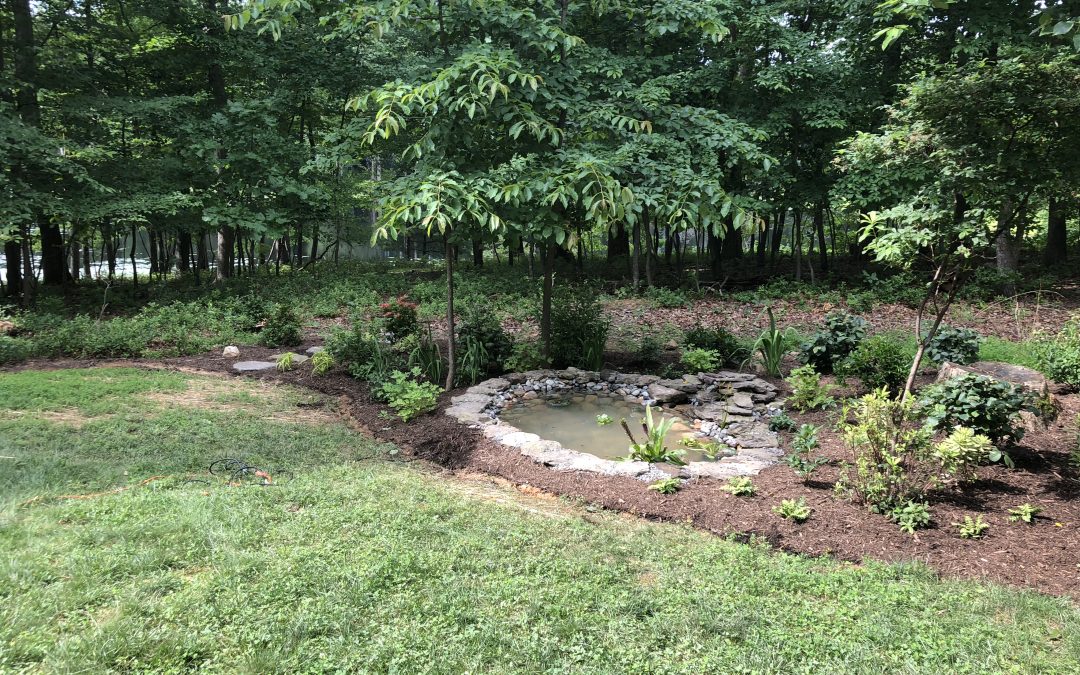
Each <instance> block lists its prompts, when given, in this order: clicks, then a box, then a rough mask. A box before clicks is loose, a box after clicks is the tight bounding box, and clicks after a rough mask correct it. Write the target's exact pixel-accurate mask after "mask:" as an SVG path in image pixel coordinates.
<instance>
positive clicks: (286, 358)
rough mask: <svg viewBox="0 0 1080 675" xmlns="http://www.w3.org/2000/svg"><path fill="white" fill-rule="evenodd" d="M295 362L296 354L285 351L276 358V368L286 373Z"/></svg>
mask: <svg viewBox="0 0 1080 675" xmlns="http://www.w3.org/2000/svg"><path fill="white" fill-rule="evenodd" d="M295 362H296V354H293V353H292V352H285V353H284V354H282V355H281V356H279V357H278V358H277V364H276V365H277V369H278V370H279V371H281V372H283V373H287V372H289V371H290V370H292V369H293V367H294V366H295Z"/></svg>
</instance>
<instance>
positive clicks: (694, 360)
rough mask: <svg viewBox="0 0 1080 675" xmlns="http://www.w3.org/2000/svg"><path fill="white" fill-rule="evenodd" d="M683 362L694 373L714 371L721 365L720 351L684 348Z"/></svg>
mask: <svg viewBox="0 0 1080 675" xmlns="http://www.w3.org/2000/svg"><path fill="white" fill-rule="evenodd" d="M682 362H683V365H685V366H686V367H687V368H688V369H689V370H690V371H691V372H694V373H712V372H715V371H716V370H717V369H718V368H719V367H720V365H721V359H720V353H719V352H717V351H715V350H712V349H687V350H684V351H683V353H682Z"/></svg>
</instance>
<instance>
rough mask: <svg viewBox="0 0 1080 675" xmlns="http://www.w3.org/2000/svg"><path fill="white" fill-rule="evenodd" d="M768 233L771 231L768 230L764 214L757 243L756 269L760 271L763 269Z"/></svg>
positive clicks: (766, 217) (767, 219)
mask: <svg viewBox="0 0 1080 675" xmlns="http://www.w3.org/2000/svg"><path fill="white" fill-rule="evenodd" d="M770 232H771V229H770V228H769V216H768V215H767V214H766V215H765V216H764V217H763V220H762V225H761V232H759V233H758V241H757V266H758V269H761V268H762V267H765V251H766V248H765V245H766V243H767V239H768V236H769V233H770Z"/></svg>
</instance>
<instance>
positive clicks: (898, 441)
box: [838, 388, 938, 513]
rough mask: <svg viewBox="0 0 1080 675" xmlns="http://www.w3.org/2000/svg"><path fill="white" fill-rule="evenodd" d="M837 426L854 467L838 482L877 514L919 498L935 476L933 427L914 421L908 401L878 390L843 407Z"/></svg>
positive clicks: (911, 407) (912, 407) (843, 488)
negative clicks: (850, 454)
mask: <svg viewBox="0 0 1080 675" xmlns="http://www.w3.org/2000/svg"><path fill="white" fill-rule="evenodd" d="M843 419H844V421H843V422H841V423H840V424H839V429H840V432H841V434H842V435H843V437H844V441H845V443H846V444H847V446H848V448H849V449H850V450H851V453H852V458H853V460H854V461H853V466H852V470H853V471H852V470H848V471H845V472H844V476H842V478H841V481H840V483H839V485H838V487H839V488H840V489H842V490H846V491H847V492H849V493H850V495H851V496H852V498H853V499H855V501H858V502H860V503H863V504H866V505H867V506H868V507H870V509H871V510H873V511H876V512H878V513H888V512H889V511H890V510H891V509H892V508H893V507H895V506H897V505H898V504H903V503H905V502H907V501H910V500H913V499H917V498H920V497H922V495H923V494H924V493H925V492H926V490H927V489H928V488H929V487H930V486H931V485H933V484H934V483H935V482H936V480H937V467H938V464H937V462H935V461H933V459H932V457H930V439H931V433H932V432H931V431H930V430H929V429H928V428H926V426H925V425H922V424H917V423H916V422H917V418H916V413H915V405H914V403H912V402H911V400H910V399H909V400H907V401H904V402H900V401H895V400H892V399H891V398H890V397H889V394H888V391H887V390H886V389H884V388H882V389H878V390H876V391H874V392H872V393H870V394H867V395H866V396H863V397H862V398H860V399H858V400H857V401H856V402H855V403H854V405H853V406H852V407H851V408H850V409H847V410H845V411H844V415H843Z"/></svg>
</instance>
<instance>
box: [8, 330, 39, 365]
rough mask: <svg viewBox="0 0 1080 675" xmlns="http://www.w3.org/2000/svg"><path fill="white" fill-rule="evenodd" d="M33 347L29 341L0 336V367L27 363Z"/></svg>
mask: <svg viewBox="0 0 1080 675" xmlns="http://www.w3.org/2000/svg"><path fill="white" fill-rule="evenodd" d="M30 349H31V345H30V342H29V341H28V340H24V339H22V338H17V337H11V336H10V335H0V366H6V365H10V364H12V363H19V362H20V361H25V360H26V359H27V358H29V357H30Z"/></svg>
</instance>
